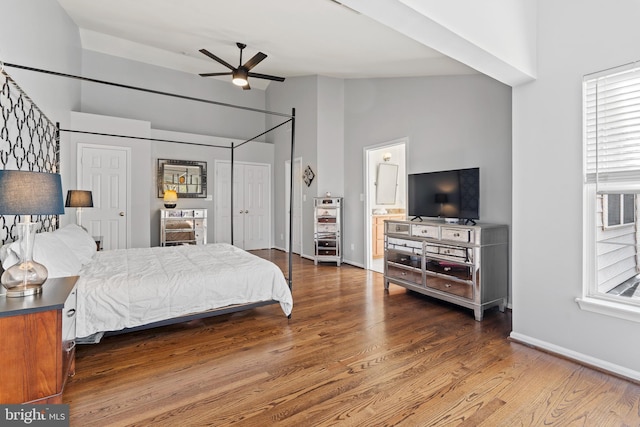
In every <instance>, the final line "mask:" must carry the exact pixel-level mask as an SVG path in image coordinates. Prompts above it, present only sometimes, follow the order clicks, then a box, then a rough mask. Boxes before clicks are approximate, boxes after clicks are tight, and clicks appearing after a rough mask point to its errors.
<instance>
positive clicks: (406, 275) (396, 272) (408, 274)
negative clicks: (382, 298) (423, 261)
mask: <svg viewBox="0 0 640 427" xmlns="http://www.w3.org/2000/svg"><path fill="white" fill-rule="evenodd" d="M387 277H390V278H396V279H401V280H406V281H407V282H412V283H415V284H418V285H422V272H421V271H415V270H411V269H405V268H401V267H396V266H393V265H387Z"/></svg>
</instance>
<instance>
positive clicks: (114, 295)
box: [0, 224, 293, 342]
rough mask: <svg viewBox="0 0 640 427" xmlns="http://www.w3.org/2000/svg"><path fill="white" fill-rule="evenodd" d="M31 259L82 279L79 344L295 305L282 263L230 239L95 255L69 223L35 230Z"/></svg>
mask: <svg viewBox="0 0 640 427" xmlns="http://www.w3.org/2000/svg"><path fill="white" fill-rule="evenodd" d="M17 253H18V252H17V246H16V244H15V243H13V244H9V245H4V246H3V247H2V250H1V251H0V258H1V259H2V263H3V265H13V263H15V262H17V261H16V257H17V256H18V255H17ZM33 258H34V260H36V261H38V262H40V263H42V264H44V265H45V266H47V268H48V269H49V277H64V276H71V275H78V276H79V279H78V281H77V282H76V286H77V298H78V300H77V312H76V336H77V337H78V338H79V341H80V342H98V341H99V339H100V338H101V337H102V335H103V334H104V333H108V332H114V331H128V330H134V329H143V328H148V327H152V326H159V325H163V324H168V323H175V322H177V321H184V320H189V319H193V318H197V317H205V316H207V315H215V314H221V313H226V312H230V311H239V310H241V309H246V308H251V307H256V306H260V305H265V304H268V303H279V304H280V307H281V308H282V311H283V312H284V314H285V315H286V316H289V315H290V314H291V310H292V308H293V298H292V295H291V290H290V288H289V285H288V284H287V281H286V280H285V278H284V275H283V273H282V271H281V270H280V268H279V267H278V266H276V265H275V264H273V263H272V262H271V261H268V260H265V259H262V258H260V257H257V256H255V255H253V254H251V253H249V252H246V251H244V250H242V249H240V248H237V247H235V246H232V245H230V244H226V243H213V244H207V245H182V246H171V247H152V248H133V249H118V250H112V251H100V252H98V251H96V244H95V241H94V240H93V239H92V238H91V236H89V235H88V234H87V232H86V231H84V230H83V229H82V228H80V227H78V226H77V225H75V224H70V225H67V226H65V227H63V228H60V229H58V230H56V231H54V232H49V233H38V234H36V238H35V244H34V250H33ZM44 286H46V283H45V285H44Z"/></svg>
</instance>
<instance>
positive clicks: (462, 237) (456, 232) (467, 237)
mask: <svg viewBox="0 0 640 427" xmlns="http://www.w3.org/2000/svg"><path fill="white" fill-rule="evenodd" d="M472 236H473V234H472V230H471V229H469V228H446V227H442V236H441V238H442V240H451V241H454V242H464V243H470V242H472V241H473V239H472Z"/></svg>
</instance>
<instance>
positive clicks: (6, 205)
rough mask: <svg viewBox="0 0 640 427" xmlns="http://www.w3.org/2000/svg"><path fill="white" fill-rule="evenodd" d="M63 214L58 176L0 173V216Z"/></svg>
mask: <svg viewBox="0 0 640 427" xmlns="http://www.w3.org/2000/svg"><path fill="white" fill-rule="evenodd" d="M63 213H64V205H63V204H62V180H61V178H60V174H57V173H48V172H31V171H18V170H0V215H59V214H63Z"/></svg>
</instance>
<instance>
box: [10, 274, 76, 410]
mask: <svg viewBox="0 0 640 427" xmlns="http://www.w3.org/2000/svg"><path fill="white" fill-rule="evenodd" d="M77 279H78V277H77V276H74V277H63V278H58V279H48V280H47V281H46V282H45V283H44V285H43V286H42V293H40V294H36V295H30V296H26V297H21V298H7V297H5V296H4V295H0V337H2V341H1V344H2V345H0V360H1V361H2V365H3V366H4V368H3V369H0V384H2V387H0V403H1V404H13V403H48V404H55V403H62V390H63V389H64V385H65V383H66V380H67V377H69V376H72V375H73V374H74V373H75V338H76V317H75V314H76V287H75V286H76V280H77Z"/></svg>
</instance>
